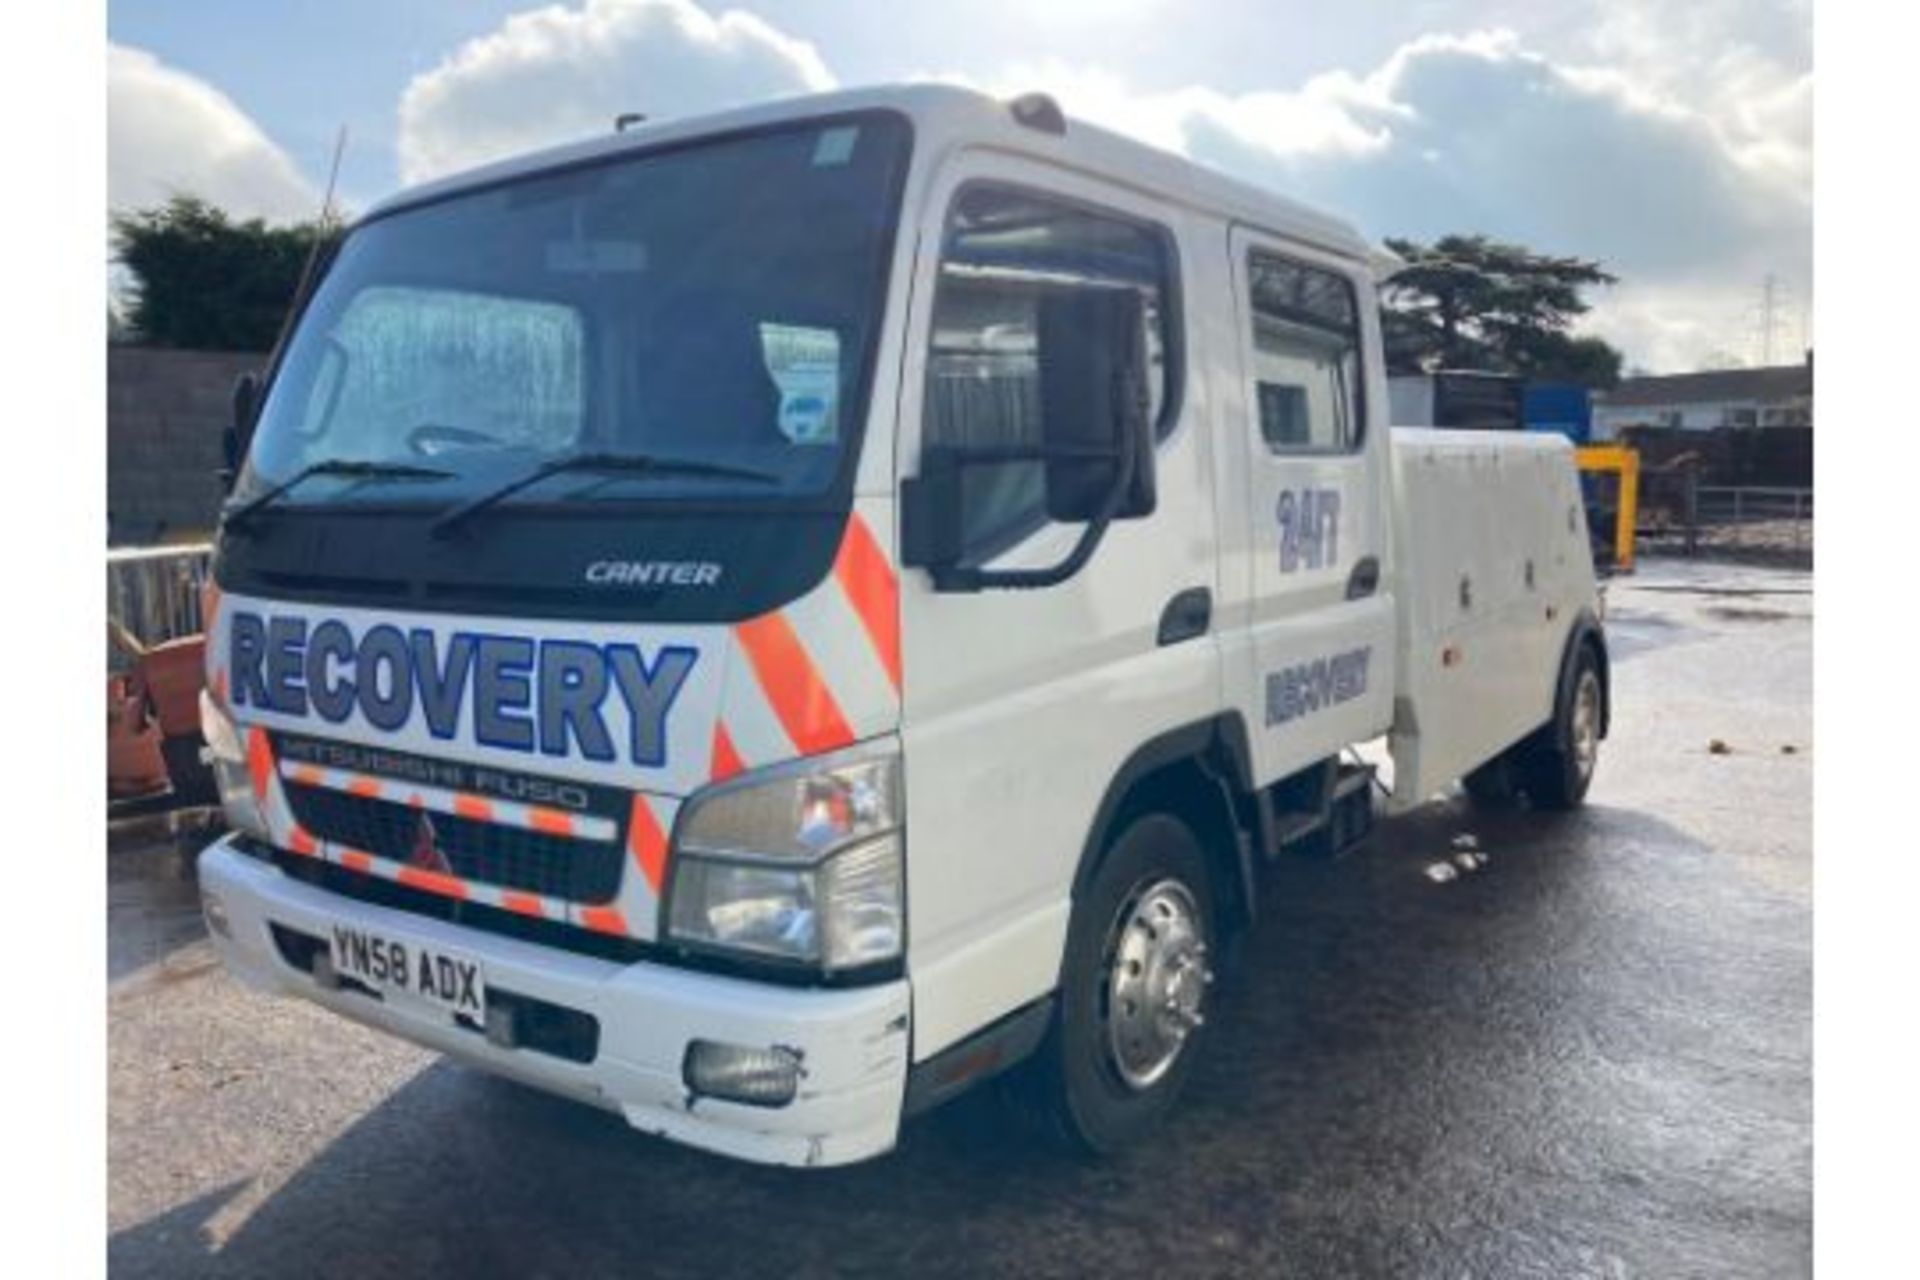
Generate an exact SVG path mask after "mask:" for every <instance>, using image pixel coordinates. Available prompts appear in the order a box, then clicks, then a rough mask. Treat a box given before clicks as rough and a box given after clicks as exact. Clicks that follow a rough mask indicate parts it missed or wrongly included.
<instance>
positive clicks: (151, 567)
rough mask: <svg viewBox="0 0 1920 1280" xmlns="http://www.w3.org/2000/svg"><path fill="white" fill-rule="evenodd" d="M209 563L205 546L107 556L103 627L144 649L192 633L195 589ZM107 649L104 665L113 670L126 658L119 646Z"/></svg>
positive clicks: (196, 620) (196, 626)
mask: <svg viewBox="0 0 1920 1280" xmlns="http://www.w3.org/2000/svg"><path fill="white" fill-rule="evenodd" d="M212 557H213V548H212V547H210V546H208V545H207V544H205V543H198V544H195V545H192V546H180V547H141V548H135V549H119V550H111V551H108V552H107V620H108V623H109V625H110V626H112V627H116V628H118V629H119V630H120V631H122V632H123V633H124V634H125V635H126V636H127V637H130V638H131V639H133V640H134V641H136V642H138V643H139V644H140V645H142V646H148V647H151V646H153V645H156V644H161V643H164V642H165V641H168V640H174V639H178V638H179V637H181V636H190V635H193V634H194V633H196V632H198V631H199V630H200V629H201V619H200V587H201V584H203V583H204V582H205V581H206V580H207V572H208V567H209V564H210V563H211V560H212ZM109 648H110V654H109V663H110V665H111V666H112V667H114V668H115V669H118V668H119V667H120V666H122V665H124V663H125V661H126V657H127V655H126V654H125V653H124V652H122V650H121V646H119V645H112V646H110V647H109Z"/></svg>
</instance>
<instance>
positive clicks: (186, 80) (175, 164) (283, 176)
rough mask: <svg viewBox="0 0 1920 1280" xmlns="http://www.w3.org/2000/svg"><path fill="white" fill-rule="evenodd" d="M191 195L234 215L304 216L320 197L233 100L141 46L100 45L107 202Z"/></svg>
mask: <svg viewBox="0 0 1920 1280" xmlns="http://www.w3.org/2000/svg"><path fill="white" fill-rule="evenodd" d="M176 194H186V195H196V196H200V197H202V198H204V199H207V200H209V201H212V202H213V203H214V204H217V205H219V206H220V207H221V208H223V209H226V210H227V211H228V212H230V213H233V214H235V215H238V216H240V217H255V216H258V217H264V218H268V219H272V220H290V219H296V218H307V217H311V216H313V212H314V210H315V209H316V208H317V206H318V204H319V195H318V193H317V192H316V191H315V190H314V188H313V186H312V184H311V183H309V182H308V181H307V180H306V178H304V177H303V176H302V175H301V173H300V170H299V168H298V167H297V166H296V165H295V164H294V163H293V161H292V160H291V159H289V158H288V156H287V154H286V153H285V152H284V151H282V150H281V149H280V148H279V147H277V146H275V145H274V144H273V142H272V141H271V140H269V139H268V137H267V135H266V134H265V133H263V132H261V130H260V127H259V126H258V125H256V124H255V123H254V122H253V120H252V119H251V118H250V117H249V116H248V115H247V114H246V112H244V111H242V110H241V109H240V108H239V107H238V106H236V105H235V104H234V102H233V100H232V99H231V98H229V97H227V96H226V95H225V94H224V93H221V92H220V91H219V90H218V89H216V88H214V87H213V86H212V85H210V84H208V83H207V82H206V81H204V80H201V79H199V78H198V77H196V76H192V75H189V74H187V73H186V72H184V71H180V70H178V69H176V68H174V67H169V66H167V65H166V64H164V63H162V62H161V61H160V60H159V59H158V58H156V57H154V56H153V55H152V54H151V53H148V52H146V51H145V50H143V49H135V48H130V47H128V46H125V45H113V44H110V45H108V46H107V207H108V209H109V210H128V209H139V208H147V207H150V206H153V205H157V204H161V203H164V202H165V201H166V200H167V199H168V198H169V197H171V196H174V195H176Z"/></svg>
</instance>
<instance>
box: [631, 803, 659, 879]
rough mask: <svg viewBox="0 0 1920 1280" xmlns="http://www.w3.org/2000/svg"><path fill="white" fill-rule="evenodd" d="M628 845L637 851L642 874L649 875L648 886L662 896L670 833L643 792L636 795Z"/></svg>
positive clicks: (635, 857) (636, 859)
mask: <svg viewBox="0 0 1920 1280" xmlns="http://www.w3.org/2000/svg"><path fill="white" fill-rule="evenodd" d="M627 848H628V849H630V850H632V851H633V860H634V862H636V863H637V864H639V867H640V874H641V875H643V876H645V877H646V878H647V887H648V888H649V889H652V890H653V896H654V897H656V898H657V897H659V896H660V886H661V885H662V884H663V883H665V877H666V872H667V833H666V832H664V831H662V830H661V829H660V820H659V819H658V818H656V817H654V816H653V806H652V805H650V804H648V803H647V798H646V797H645V796H643V795H641V794H640V793H639V792H635V793H634V796H633V816H632V817H630V818H628V819H627Z"/></svg>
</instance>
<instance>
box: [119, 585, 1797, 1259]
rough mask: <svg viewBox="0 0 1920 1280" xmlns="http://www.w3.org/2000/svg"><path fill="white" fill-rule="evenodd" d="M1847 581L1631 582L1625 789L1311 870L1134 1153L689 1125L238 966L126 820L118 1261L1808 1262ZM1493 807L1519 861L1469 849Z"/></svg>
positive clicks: (1290, 868) (1453, 809) (987, 1139)
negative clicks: (1819, 933) (1829, 778)
mask: <svg viewBox="0 0 1920 1280" xmlns="http://www.w3.org/2000/svg"><path fill="white" fill-rule="evenodd" d="M1810 592H1811V580H1810V578H1809V577H1808V576H1807V575H1804V574H1792V573H1785V572H1779V571H1763V570H1754V569H1738V568H1720V567H1704V566H1695V565H1681V564H1660V563H1655V564H1648V565H1645V566H1643V570H1642V572H1641V573H1640V574H1639V575H1638V576H1637V577H1635V578H1632V579H1619V580H1616V582H1615V584H1614V585H1613V586H1612V588H1611V590H1610V593H1609V628H1610V636H1611V640H1612V643H1613V647H1614V653H1615V664H1616V665H1615V690H1616V693H1615V697H1616V701H1615V712H1614V727H1613V736H1612V737H1611V738H1610V739H1609V740H1608V742H1607V743H1606V744H1605V747H1604V748H1603V751H1602V755H1601V764H1600V771H1599V774H1598V777H1597V780H1596V782H1595V785H1594V789H1593V792H1592V795H1591V797H1590V801H1589V807H1588V808H1586V809H1585V810H1584V811H1581V812H1579V813H1577V814H1574V815H1572V816H1570V817H1565V818H1560V819H1557V820H1556V819H1549V818H1547V817H1545V816H1542V815H1533V814H1526V813H1503V814H1486V813H1482V812H1479V811H1476V810H1473V809H1471V808H1469V807H1467V806H1466V805H1465V804H1464V803H1460V802H1453V803H1449V804H1444V805H1437V806H1432V807H1429V808H1428V809H1426V810H1423V811H1421V812H1419V813H1416V814H1414V815H1410V816H1408V817H1405V818H1401V819H1395V820H1392V821H1389V822H1384V823H1382V824H1381V826H1380V827H1379V828H1378V829H1377V831H1376V832H1375V834H1374V836H1373V837H1372V839H1371V840H1370V841H1369V842H1368V843H1367V844H1366V845H1364V846H1362V847H1361V848H1360V849H1358V850H1356V851H1355V852H1354V853H1352V854H1351V855H1349V856H1347V857H1345V858H1342V859H1340V860H1338V861H1335V862H1332V863H1315V862H1289V863H1285V864H1282V865H1280V866H1279V867H1278V868H1276V869H1275V872H1274V874H1273V875H1272V876H1271V877H1270V879H1269V881H1268V883H1267V886H1266V898H1265V900H1264V904H1263V910H1264V916H1263V918H1262V920H1261V921H1260V923H1259V926H1258V928H1257V930H1256V932H1255V934H1254V936H1253V938H1252V939H1251V940H1250V942H1249V944H1248V946H1247V949H1246V955H1245V958H1244V964H1243V967H1242V970H1241V972H1240V974H1239V975H1238V977H1237V978H1236V979H1235V980H1233V981H1232V982H1231V983H1229V984H1228V985H1227V986H1226V987H1225V988H1224V989H1223V990H1222V993H1221V997H1220V1004H1219V1005H1218V1007H1217V1009H1216V1012H1215V1015H1214V1017H1213V1018H1212V1020H1211V1021H1210V1022H1209V1024H1208V1031H1207V1034H1208V1036H1209V1040H1208V1042H1207V1043H1206V1044H1205V1057H1204V1059H1203V1060H1202V1061H1201V1062H1200V1064H1199V1069H1198V1070H1197V1071H1196V1073H1195V1076H1194V1079H1193V1082H1192V1088H1191V1091H1190V1092H1189V1094H1188V1096H1187V1097H1186V1099H1185V1100H1184V1101H1183V1104H1182V1106H1181V1108H1180V1109H1179V1111H1178V1112H1177V1114H1176V1115H1175V1116H1174V1118H1173V1120H1172V1122H1171V1123H1169V1124H1168V1125H1167V1126H1166V1127H1165V1128H1164V1129H1163V1130H1162V1131H1161V1132H1160V1133H1159V1134H1158V1136H1157V1137H1156V1138H1155V1139H1153V1140H1152V1141H1150V1142H1149V1143H1148V1144H1146V1145H1145V1146H1143V1147H1141V1148H1139V1149H1138V1150H1135V1151H1132V1152H1130V1153H1128V1154H1127V1155H1125V1156H1124V1157H1122V1158H1119V1159H1116V1160H1113V1161H1111V1162H1108V1163H1105V1164H1090V1163H1085V1162H1081V1161H1076V1160H1073V1159H1069V1158H1065V1157H1062V1156H1057V1155H1054V1154H1052V1153H1051V1152H1049V1151H1047V1150H1046V1149H1044V1148H1042V1147H1040V1146H1038V1145H1037V1144H1035V1143H1034V1142H1032V1141H1031V1140H1029V1139H1028V1138H1027V1137H1026V1136H1025V1135H1024V1134H1023V1133H1022V1132H1021V1131H1020V1130H1018V1129H1017V1128H1016V1127H1015V1126H1014V1125H1013V1124H1012V1123H1011V1122H1009V1121H1007V1120H1005V1119H1003V1118H1002V1117H1001V1115H1000V1114H999V1112H998V1111H997V1110H996V1109H995V1107H994V1106H993V1104H992V1098H991V1097H990V1096H989V1095H984V1094H983V1095H979V1096H969V1097H967V1098H963V1099H961V1100H960V1101H959V1102H957V1103H956V1104H954V1105H952V1106H950V1107H948V1108H946V1109H944V1110H941V1111H938V1112H935V1113H933V1114H932V1115H930V1116H928V1117H925V1118H924V1119H922V1120H919V1121H916V1122H914V1123H912V1124H910V1125H909V1126H908V1128H907V1130H906V1132H905V1134H904V1136H903V1141H902V1145H901V1149H900V1150H899V1151H898V1152H897V1153H895V1154H894V1155H892V1156H890V1157H887V1158H884V1159H882V1160H879V1161H875V1162H872V1163H869V1164H866V1165H860V1166H855V1167H853V1168H850V1169H844V1170H832V1171H825V1172H811V1173H799V1172H788V1171H783V1170H774V1169H761V1168H755V1167H750V1166H745V1165H739V1164H734V1163H731V1162H728V1161H724V1160H721V1159H719V1158H716V1157H710V1156H705V1155H702V1154H699V1153H697V1152H692V1151H688V1150H684V1149H681V1148H677V1147H674V1146H671V1145H669V1144H667V1143H665V1142H662V1141H660V1140H657V1139H652V1138H648V1137H645V1136H642V1135H640V1134H637V1133H634V1132H632V1131H630V1130H628V1129H626V1128H625V1127H624V1126H623V1125H622V1124H621V1122H620V1121H619V1120H618V1118H617V1117H614V1116H611V1115H607V1114H602V1113H599V1112H596V1111H592V1110H589V1109H586V1108H582V1107H577V1106H574V1105H571V1104H568V1103H564V1102H560V1101H557V1100H554V1099H550V1098H547V1097H544V1096H542V1095H539V1094H536V1093H533V1092H530V1091H527V1090H525V1089H521V1088H519V1087H517V1086H514V1085H510V1084H507V1083H504V1082H501V1081H498V1080H495V1079H492V1078H489V1077H487V1076H485V1075H482V1074H479V1073H477V1072H474V1071H470V1070H468V1069H466V1068H463V1067H459V1066H455V1065H453V1064H450V1063H447V1062H444V1061H442V1060H439V1059H437V1058H436V1057H434V1056H433V1055H431V1054H427V1053H424V1052H422V1051H419V1050H416V1049H414V1048H412V1047H410V1046H407V1045H405V1044H402V1043H400V1042H397V1041H393V1040H389V1039H387V1038H385V1037H382V1036H380V1035H377V1034H375V1033H373V1032H370V1031H366V1030H363V1029H361V1028H358V1027H356V1026H353V1025H350V1024H348V1023H345V1022H343V1021H340V1020H338V1019H336V1018H333V1017H331V1016H329V1015H327V1014H324V1013H322V1012H320V1011H319V1010H318V1009H315V1008H312V1007H309V1006H306V1005H303V1004H299V1003H295V1002H289V1001H276V1000H270V999H267V998H264V997H260V996H256V995H254V994H252V993H251V992H248V991H246V990H244V989H242V988H241V987H239V986H238V985H237V984H236V983H234V982H233V981H232V980H231V979H229V978H228V977H227V976H226V975H225V974H224V973H222V972H220V971H219V969H218V968H217V967H215V966H214V965H213V964H212V963H211V953H210V951H209V950H208V948H207V945H206V942H205V940H204V938H203V937H202V935H201V932H200V927H199V924H198V916H197V912H196V910H195V906H194V903H195V893H194V888H193V884H192V879H191V863H190V859H189V858H188V857H186V856H185V855H184V854H182V853H181V852H179V851H178V850H179V849H180V848H181V847H183V846H188V847H190V846H191V845H192V844H193V841H192V840H191V839H190V838H187V837H182V838H181V839H179V840H177V841H172V842H169V841H167V840H165V839H157V840H147V841H143V842H137V843H135V842H122V843H121V847H119V848H118V849H117V850H116V851H115V852H113V853H111V854H110V855H109V874H108V889H109V908H108V909H109V932H110V935H111V937H112V940H113V941H112V946H111V948H110V954H109V962H110V970H111V973H112V989H111V991H110V993H109V996H108V1020H109V1030H108V1051H109V1059H110V1061H109V1100H108V1102H109V1152H108V1154H109V1168H110V1175H109V1177H110V1188H109V1205H108V1224H107V1225H108V1231H109V1241H108V1257H109V1265H110V1268H111V1272H112V1274H113V1275H115V1276H129V1277H130V1276H227V1275H232V1276H257V1275H268V1274H271V1275H273V1276H276V1277H292V1276H305V1275H314V1276H320V1275H324V1276H330V1277H356V1278H357V1277H384V1276H416V1275H457V1276H463V1277H465V1276H487V1275H516V1276H556V1277H557V1276H569V1277H572V1276H585V1275H622V1276H629V1275H687V1276H693V1275H698V1276H703V1277H715V1276H732V1275H780V1276H798V1275H846V1274H867V1275H887V1276H894V1275H909V1274H911V1275H921V1276H924V1275H956V1276H958V1275H978V1274H996V1273H997V1274H1023V1275H1025V1274H1053V1275H1101V1276H1134V1275H1155V1276H1170V1275H1191V1274H1199V1275H1231V1274H1246V1275H1263V1276H1264V1275H1306V1276H1375V1275H1393V1276H1448V1277H1456V1276H1543V1277H1546V1276H1551V1277H1573V1276H1658V1277H1669V1276H1797V1275H1804V1274H1806V1273H1807V1272H1809V1271H1810V1270H1811V1247H1812V1190H1811V1175H1812V1170H1811V1162H1812V1136H1811V1119H1812V1114H1811V1113H1812V1092H1811V1059H1812V1017H1811V999H1812V975H1811V960H1812V902H1811V881H1812V820H1811V811H1812V764H1811V757H1812V751H1813V743H1812V741H1811V733H1812V712H1811V705H1812V670H1811V632H1812V627H1811V611H1812V597H1811V594H1810ZM1716 743H1717V744H1718V745H1717V746H1716V745H1715V744H1716ZM1462 833H1471V834H1473V835H1474V836H1476V837H1477V839H1478V842H1479V846H1480V848H1481V849H1482V850H1484V851H1485V853H1486V854H1487V855H1488V856H1487V861H1486V864H1485V865H1484V866H1482V867H1480V868H1478V869H1477V870H1474V871H1471V872H1467V873H1461V874H1456V875H1455V876H1454V877H1453V878H1452V879H1450V880H1446V881H1444V882H1442V881H1439V880H1436V879H1435V878H1434V875H1433V874H1431V870H1432V868H1433V866H1434V864H1435V863H1437V862H1439V861H1441V860H1443V859H1447V858H1449V857H1450V856H1451V855H1452V854H1453V853H1454V850H1453V849H1452V847H1451V846H1452V842H1453V841H1454V839H1455V837H1457V836H1459V835H1460V834H1462Z"/></svg>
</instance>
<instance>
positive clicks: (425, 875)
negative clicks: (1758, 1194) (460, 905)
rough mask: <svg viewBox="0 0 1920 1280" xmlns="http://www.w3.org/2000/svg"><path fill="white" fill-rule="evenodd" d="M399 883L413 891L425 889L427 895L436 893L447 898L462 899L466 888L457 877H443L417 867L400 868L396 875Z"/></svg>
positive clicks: (465, 893) (438, 873) (436, 872)
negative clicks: (413, 889) (411, 888)
mask: <svg viewBox="0 0 1920 1280" xmlns="http://www.w3.org/2000/svg"><path fill="white" fill-rule="evenodd" d="M396 875H397V876H398V878H399V880H400V883H401V884H404V885H410V886H412V887H413V888H415V889H425V890H426V891H427V892H428V893H437V894H440V895H441V896H443V897H448V898H464V897H466V896H467V886H466V884H465V883H464V882H462V881H461V880H460V878H459V877H458V876H449V875H443V874H442V873H440V872H438V871H423V870H422V869H420V868H419V867H401V868H400V870H399V871H398V872H397V873H396Z"/></svg>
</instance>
